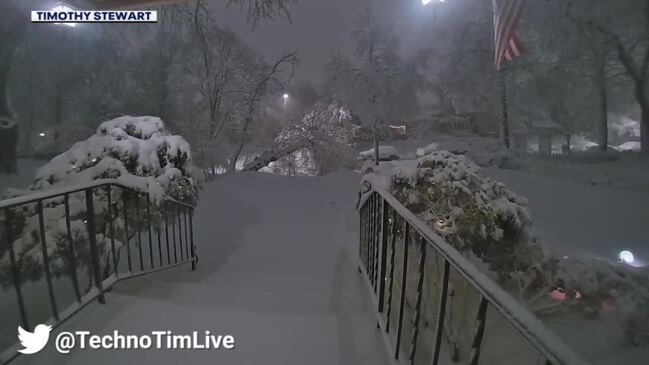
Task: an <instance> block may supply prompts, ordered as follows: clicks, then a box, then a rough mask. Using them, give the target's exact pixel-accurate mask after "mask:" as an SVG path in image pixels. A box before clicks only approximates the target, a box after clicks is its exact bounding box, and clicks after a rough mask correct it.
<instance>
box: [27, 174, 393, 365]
mask: <svg viewBox="0 0 649 365" xmlns="http://www.w3.org/2000/svg"><path fill="white" fill-rule="evenodd" d="M357 181H358V176H357V175H354V174H351V173H348V174H344V175H336V176H329V177H324V178H299V179H296V178H292V179H291V178H284V177H277V176H271V175H265V174H241V175H237V176H231V177H226V178H222V179H220V180H217V181H215V182H213V183H210V184H208V185H207V187H206V190H205V191H203V193H202V196H201V202H200V205H199V207H198V210H197V212H196V222H195V227H196V237H197V238H196V242H197V244H198V246H199V257H200V261H199V265H198V270H197V271H196V272H191V271H190V270H189V268H186V267H183V268H181V269H178V270H175V271H172V272H165V273H161V274H154V275H150V276H148V277H145V278H140V279H133V280H130V281H127V282H123V283H120V284H118V286H117V287H116V288H115V289H114V290H113V292H112V293H110V294H109V295H108V297H107V301H108V303H109V304H107V305H105V306H102V305H99V304H92V305H91V306H90V307H88V308H86V309H85V310H83V311H82V312H81V313H79V314H78V315H77V316H75V317H73V318H72V319H71V320H70V321H68V322H67V323H65V324H64V325H63V326H62V327H61V328H58V329H56V330H55V331H53V334H52V336H56V335H57V334H58V333H60V332H61V331H64V330H65V331H70V330H89V331H91V332H92V333H93V334H100V335H103V334H112V332H113V331H114V330H119V331H120V333H123V334H146V333H149V332H150V331H154V330H171V331H174V333H176V334H188V333H191V331H195V330H198V331H205V330H209V331H211V332H212V333H213V334H231V335H233V336H234V337H235V339H236V345H235V349H233V350H219V351H211V350H201V351H191V352H190V351H182V350H175V351H163V350H149V351H143V350H137V351H136V350H131V351H106V350H93V351H90V350H76V351H73V352H72V353H70V354H69V355H67V356H64V355H60V354H58V353H56V351H55V350H54V346H53V341H52V340H50V344H49V345H48V346H47V348H46V349H45V350H43V351H42V352H41V353H39V354H37V355H32V356H22V357H21V358H19V359H18V361H16V363H17V364H32V363H33V364H63V363H64V364H84V365H86V364H89V363H92V364H95V365H99V364H116V363H156V364H180V363H184V364H208V363H209V364H237V365H240V364H282V365H288V364H301V365H302V364H327V365H331V364H387V363H388V360H387V358H388V356H387V353H386V351H385V349H384V345H383V342H382V339H381V337H380V334H379V331H377V329H376V323H375V321H374V320H373V314H372V313H373V312H372V311H371V305H370V303H369V295H368V292H367V289H366V288H365V287H364V286H363V285H364V284H363V283H362V281H361V277H360V275H359V274H358V271H357V269H356V265H355V264H354V261H353V259H352V257H353V254H352V252H353V250H354V248H353V246H354V242H356V235H357V230H358V228H357V224H358V222H357V216H356V214H355V211H354V210H353V203H354V199H355V196H354V193H355V192H354V190H350V189H349V187H350V186H355V185H356V182H357Z"/></svg>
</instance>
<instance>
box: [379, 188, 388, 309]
mask: <svg viewBox="0 0 649 365" xmlns="http://www.w3.org/2000/svg"><path fill="white" fill-rule="evenodd" d="M381 202H382V206H383V209H382V214H381V215H382V217H383V219H382V222H383V223H382V227H381V264H380V265H381V267H380V273H379V280H380V284H379V313H383V307H384V305H385V303H384V301H385V300H384V299H385V286H386V285H387V283H386V276H385V275H386V269H387V268H386V262H387V257H386V255H387V250H388V226H389V225H390V221H389V219H390V218H389V212H388V208H389V205H388V203H387V202H386V201H385V200H384V199H383V198H381Z"/></svg>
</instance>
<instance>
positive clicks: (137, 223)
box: [0, 116, 198, 286]
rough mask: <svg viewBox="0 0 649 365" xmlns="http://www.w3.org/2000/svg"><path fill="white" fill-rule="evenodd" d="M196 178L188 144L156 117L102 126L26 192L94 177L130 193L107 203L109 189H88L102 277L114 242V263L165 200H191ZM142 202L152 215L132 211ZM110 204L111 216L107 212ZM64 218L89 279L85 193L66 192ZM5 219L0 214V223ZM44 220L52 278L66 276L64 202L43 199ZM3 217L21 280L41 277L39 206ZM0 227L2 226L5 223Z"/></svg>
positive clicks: (4, 278)
mask: <svg viewBox="0 0 649 365" xmlns="http://www.w3.org/2000/svg"><path fill="white" fill-rule="evenodd" d="M194 175H195V169H194V167H193V164H192V160H191V151H190V146H189V144H188V143H187V142H185V140H184V139H183V138H182V137H180V136H177V135H172V134H170V133H169V132H167V131H166V129H165V126H164V124H163V123H162V121H161V120H160V119H159V118H154V117H130V116H126V117H120V118H117V119H114V120H111V121H107V122H104V123H102V124H101V125H100V126H99V127H98V129H97V132H96V133H95V134H94V135H92V136H91V137H90V138H88V139H87V140H85V141H81V142H78V143H76V144H74V145H73V146H72V147H71V148H70V149H69V150H68V151H66V152H64V153H62V154H60V155H58V156H56V157H54V158H53V159H52V160H51V161H50V162H49V163H48V164H46V165H45V166H43V167H42V168H41V169H40V170H39V171H38V172H37V173H36V176H35V179H34V182H33V184H32V185H31V186H30V190H32V191H35V190H43V189H49V188H53V187H67V186H71V185H83V184H85V183H88V182H91V181H92V180H96V179H114V180H115V181H116V182H118V183H120V184H122V185H125V186H127V187H129V188H130V189H131V190H123V189H120V188H111V193H112V195H111V201H110V202H109V201H108V190H107V188H95V189H94V191H93V203H94V210H95V212H94V213H95V214H94V216H95V223H96V224H95V225H96V237H95V238H96V240H97V248H98V251H99V252H98V253H99V258H100V261H101V262H102V263H105V265H103V267H104V269H103V272H102V275H103V276H104V277H106V276H108V275H110V272H111V265H108V263H109V262H111V261H112V257H111V256H110V255H111V250H110V249H109V248H110V247H111V246H110V242H111V239H113V240H114V243H115V248H116V250H117V255H116V256H117V259H118V260H119V252H120V251H121V250H122V249H123V247H124V244H123V242H124V241H125V238H126V235H127V233H128V237H129V239H130V238H131V237H133V236H134V235H135V234H136V233H137V232H138V231H141V230H143V229H144V227H147V226H148V225H149V223H152V224H155V223H158V222H160V221H161V220H162V216H161V215H162V212H161V209H160V203H162V202H163V199H164V198H165V197H171V198H174V199H176V200H181V201H185V202H188V203H193V202H195V200H196V198H197V191H198V190H197V188H198V186H197V181H198V179H197V178H196V177H195V176H194ZM147 199H148V202H149V204H151V205H152V207H151V209H150V210H151V213H152V214H151V216H150V217H148V216H147V215H146V214H136V213H137V212H136V211H137V210H138V205H139V209H143V207H144V206H145V204H147ZM109 204H110V206H111V212H112V214H111V215H108V211H109ZM124 204H126V210H127V214H126V216H127V217H128V221H127V222H125V221H124V209H125V208H124ZM118 211H120V213H119V214H118ZM69 215H70V235H71V238H72V245H73V247H74V250H75V256H76V260H77V268H78V269H81V270H86V271H87V275H88V277H92V271H91V270H90V253H89V245H88V228H87V219H88V218H87V212H86V201H85V194H84V192H80V193H71V194H69ZM138 216H139V218H138ZM6 217H7V215H3V218H2V219H3V220H4V219H5V218H6ZM43 217H44V225H45V241H46V245H47V251H48V256H49V257H50V269H51V271H52V272H53V274H54V275H57V276H58V275H65V274H67V273H68V272H69V268H70V264H71V263H70V261H69V260H70V251H69V250H70V244H69V242H68V241H69V240H68V230H67V226H66V219H65V217H66V214H65V205H64V198H63V197H62V196H59V197H56V198H52V199H48V200H46V201H44V203H43ZM8 219H10V222H9V223H10V226H11V227H12V235H11V236H12V237H11V240H12V241H13V247H14V250H15V252H16V259H17V268H18V270H19V272H20V277H21V279H22V280H32V281H36V280H39V279H40V278H41V276H42V274H43V255H42V249H41V242H40V237H39V232H40V231H39V217H38V214H37V210H36V205H35V204H24V205H21V206H18V207H16V208H11V209H10V214H9V215H8ZM149 219H150V221H149ZM0 223H1V224H2V225H3V227H4V226H5V222H0ZM126 224H128V228H129V229H128V231H127V230H126V229H125V227H126ZM111 225H112V230H111V228H110V226H111ZM7 251H8V250H7V248H5V247H2V248H0V284H2V285H5V286H6V285H9V283H10V280H9V279H10V278H11V277H12V275H11V273H10V271H9V270H10V265H9V257H8V256H9V255H8V252H7ZM122 256H124V255H122Z"/></svg>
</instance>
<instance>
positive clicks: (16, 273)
mask: <svg viewBox="0 0 649 365" xmlns="http://www.w3.org/2000/svg"><path fill="white" fill-rule="evenodd" d="M4 213H5V231H6V236H7V238H6V240H7V241H6V242H7V246H9V262H10V265H11V277H12V279H13V284H14V290H15V291H16V299H17V300H18V310H19V311H20V319H21V321H22V324H23V328H24V329H26V330H28V331H29V330H30V328H29V322H28V321H27V311H26V310H25V300H24V299H23V292H22V290H21V289H20V270H19V269H18V266H17V265H16V252H15V251H14V240H13V231H12V230H11V222H10V221H9V217H11V214H10V213H11V211H10V208H6V209H5V210H4Z"/></svg>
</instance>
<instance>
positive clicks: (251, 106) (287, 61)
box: [229, 52, 299, 171]
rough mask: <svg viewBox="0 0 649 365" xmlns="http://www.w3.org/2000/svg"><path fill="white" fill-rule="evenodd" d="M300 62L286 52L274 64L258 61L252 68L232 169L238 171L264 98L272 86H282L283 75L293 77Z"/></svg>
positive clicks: (246, 89) (247, 84)
mask: <svg viewBox="0 0 649 365" xmlns="http://www.w3.org/2000/svg"><path fill="white" fill-rule="evenodd" d="M298 63H299V59H298V57H297V56H296V55H295V53H293V52H285V53H284V54H282V55H281V56H280V57H279V58H278V59H277V60H275V62H274V63H273V64H272V65H270V66H266V67H263V64H262V63H261V62H258V65H259V67H256V68H255V69H253V70H251V72H250V75H249V77H248V79H247V80H246V82H245V84H246V87H245V89H244V90H241V91H240V92H241V93H242V94H243V95H244V102H243V104H242V107H243V124H242V126H241V132H240V138H239V144H238V147H237V149H236V150H235V152H234V154H233V156H232V158H231V159H230V166H229V169H230V171H236V164H237V161H238V160H239V157H240V156H241V152H242V151H243V148H244V146H245V145H246V143H247V142H248V140H249V129H250V126H251V124H252V121H253V119H254V118H255V115H256V113H257V111H258V108H259V105H260V103H261V102H262V100H263V98H264V97H265V96H266V94H267V93H268V92H269V91H271V90H272V88H282V85H283V83H282V81H281V77H282V76H285V77H288V78H291V77H292V76H293V74H294V72H295V67H296V66H297V64H298Z"/></svg>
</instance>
